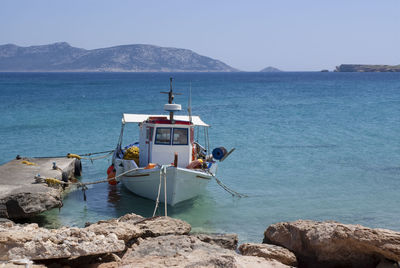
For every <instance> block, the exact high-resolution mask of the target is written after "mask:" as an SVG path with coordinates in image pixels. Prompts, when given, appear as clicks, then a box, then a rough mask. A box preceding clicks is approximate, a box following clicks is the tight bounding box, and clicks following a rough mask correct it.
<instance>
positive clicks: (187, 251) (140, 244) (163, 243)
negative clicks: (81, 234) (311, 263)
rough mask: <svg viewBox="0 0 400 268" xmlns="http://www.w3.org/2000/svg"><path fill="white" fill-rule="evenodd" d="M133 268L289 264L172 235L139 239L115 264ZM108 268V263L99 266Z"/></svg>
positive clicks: (193, 237) (191, 238)
mask: <svg viewBox="0 0 400 268" xmlns="http://www.w3.org/2000/svg"><path fill="white" fill-rule="evenodd" d="M125 265H126V266H129V265H134V267H255V268H256V267H266V268H268V267H288V266H286V265H284V264H281V263H279V262H277V261H272V260H271V261H268V260H265V259H263V258H258V257H253V256H242V255H239V254H237V253H236V252H235V251H233V250H228V249H224V248H222V247H220V246H218V245H213V244H210V243H205V242H202V241H201V240H200V239H198V238H197V237H195V236H187V235H180V236H177V235H169V236H159V237H155V238H146V239H139V240H138V241H137V243H136V244H134V245H133V246H132V248H130V249H128V251H127V252H126V253H125V255H124V256H123V258H122V262H121V263H116V266H125ZM100 267H109V266H100Z"/></svg>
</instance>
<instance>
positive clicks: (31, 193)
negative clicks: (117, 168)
mask: <svg viewBox="0 0 400 268" xmlns="http://www.w3.org/2000/svg"><path fill="white" fill-rule="evenodd" d="M23 161H28V162H30V163H34V165H27V164H24V163H23ZM75 161H77V160H76V159H74V158H22V159H14V160H11V161H10V162H8V163H5V164H3V165H1V166H0V218H9V219H19V218H28V217H31V216H34V215H37V214H39V213H42V212H44V211H46V210H49V209H51V208H55V207H61V206H62V196H61V195H62V190H61V189H56V188H52V187H48V186H47V184H45V183H36V182H35V176H36V175H37V174H40V176H41V177H44V178H56V179H59V180H61V178H62V174H61V173H62V172H61V171H60V170H54V169H53V162H56V165H57V166H58V167H59V168H60V169H61V170H62V171H63V172H67V174H68V177H69V178H71V177H72V176H73V174H74V170H75Z"/></svg>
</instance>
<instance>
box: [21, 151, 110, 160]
mask: <svg viewBox="0 0 400 268" xmlns="http://www.w3.org/2000/svg"><path fill="white" fill-rule="evenodd" d="M114 151H115V150H108V151H102V152H94V153H84V154H70V153H68V154H66V155H57V156H35V157H32V158H65V157H67V158H77V159H85V160H90V161H93V160H98V159H102V158H106V157H108V156H109V155H111V154H112V153H114ZM97 154H105V155H102V156H96V157H91V156H92V155H97ZM83 156H88V157H83ZM16 159H21V156H19V155H17V157H16Z"/></svg>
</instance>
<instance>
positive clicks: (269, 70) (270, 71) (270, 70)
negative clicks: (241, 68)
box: [260, 66, 283, 73]
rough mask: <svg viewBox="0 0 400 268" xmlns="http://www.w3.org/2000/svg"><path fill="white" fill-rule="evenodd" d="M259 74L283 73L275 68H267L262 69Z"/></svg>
mask: <svg viewBox="0 0 400 268" xmlns="http://www.w3.org/2000/svg"><path fill="white" fill-rule="evenodd" d="M260 72H264V73H276V72H283V71H282V70H279V69H278V68H275V67H271V66H269V67H267V68H264V69H262V70H261V71H260Z"/></svg>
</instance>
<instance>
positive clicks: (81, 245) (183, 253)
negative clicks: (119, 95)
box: [0, 214, 400, 268]
mask: <svg viewBox="0 0 400 268" xmlns="http://www.w3.org/2000/svg"><path fill="white" fill-rule="evenodd" d="M190 231H191V226H190V225H189V224H188V223H186V222H184V221H182V220H178V219H173V218H169V217H153V218H143V217H141V216H139V215H135V214H127V215H125V216H122V217H120V218H118V219H111V220H105V221H99V222H97V223H93V224H89V223H88V224H87V226H86V227H85V228H76V227H62V228H60V229H45V228H40V227H38V225H37V224H15V223H14V222H12V221H9V220H3V221H0V267H99V268H100V267H101V268H109V267H399V263H398V262H399V261H400V233H399V232H395V231H390V230H385V229H370V228H366V227H363V226H360V225H345V224H341V223H337V222H314V221H304V220H298V221H295V222H282V223H277V224H273V225H271V226H269V227H268V228H267V229H266V231H265V233H264V240H263V243H262V244H256V243H245V244H242V245H240V246H239V247H237V246H238V245H237V244H238V239H237V235H235V234H194V233H191V232H190ZM260 240H261V235H260Z"/></svg>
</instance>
